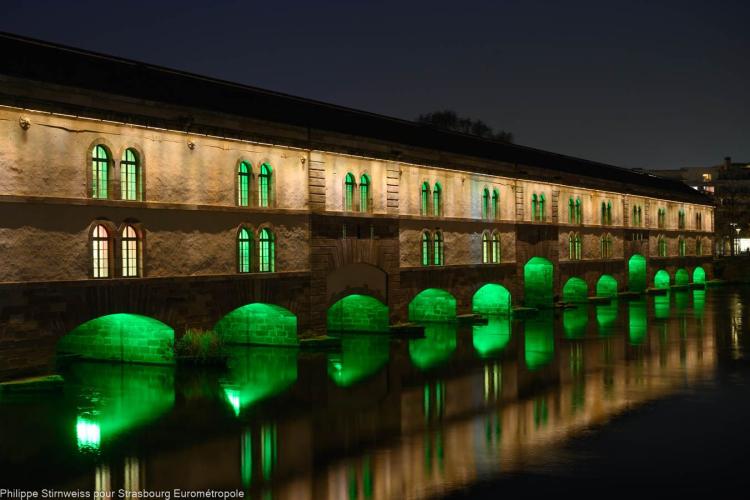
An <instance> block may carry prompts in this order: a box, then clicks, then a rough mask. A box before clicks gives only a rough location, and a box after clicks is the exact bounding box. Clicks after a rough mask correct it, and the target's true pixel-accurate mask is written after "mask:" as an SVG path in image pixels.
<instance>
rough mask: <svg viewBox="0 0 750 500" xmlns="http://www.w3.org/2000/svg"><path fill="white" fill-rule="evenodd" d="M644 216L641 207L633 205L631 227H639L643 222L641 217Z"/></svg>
mask: <svg viewBox="0 0 750 500" xmlns="http://www.w3.org/2000/svg"><path fill="white" fill-rule="evenodd" d="M642 215H643V212H642V209H641V206H640V205H633V220H632V223H631V225H632V226H633V227H639V226H640V225H641V223H642V221H643V219H641V216H642Z"/></svg>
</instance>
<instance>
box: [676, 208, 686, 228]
mask: <svg viewBox="0 0 750 500" xmlns="http://www.w3.org/2000/svg"><path fill="white" fill-rule="evenodd" d="M677 228H678V229H685V211H684V210H682V209H680V211H679V212H677Z"/></svg>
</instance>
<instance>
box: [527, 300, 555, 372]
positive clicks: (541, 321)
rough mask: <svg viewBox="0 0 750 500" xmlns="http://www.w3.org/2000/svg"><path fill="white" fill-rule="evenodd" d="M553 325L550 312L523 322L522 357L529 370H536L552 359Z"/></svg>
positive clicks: (553, 348)
mask: <svg viewBox="0 0 750 500" xmlns="http://www.w3.org/2000/svg"><path fill="white" fill-rule="evenodd" d="M553 325H554V319H553V315H552V311H547V312H543V313H540V314H538V315H537V316H535V317H533V318H528V319H527V320H526V321H525V322H524V357H525V360H526V366H527V367H528V369H529V370H531V371H534V370H537V369H539V368H541V367H543V366H544V365H546V364H548V363H550V362H551V361H552V360H553V359H554V356H555V335H554V330H553V328H554V327H553Z"/></svg>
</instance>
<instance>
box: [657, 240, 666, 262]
mask: <svg viewBox="0 0 750 500" xmlns="http://www.w3.org/2000/svg"><path fill="white" fill-rule="evenodd" d="M657 244H658V250H659V257H666V256H667V239H666V238H665V237H664V235H659V238H658V239H657Z"/></svg>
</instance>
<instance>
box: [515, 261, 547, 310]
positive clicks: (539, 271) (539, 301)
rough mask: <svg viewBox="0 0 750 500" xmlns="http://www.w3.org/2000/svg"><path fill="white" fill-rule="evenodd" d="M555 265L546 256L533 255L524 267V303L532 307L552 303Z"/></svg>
mask: <svg viewBox="0 0 750 500" xmlns="http://www.w3.org/2000/svg"><path fill="white" fill-rule="evenodd" d="M553 277H554V267H553V265H552V262H550V261H549V260H547V259H545V258H544V257H532V258H531V259H529V261H528V262H527V263H526V265H524V267H523V285H524V303H525V304H526V305H527V306H530V307H540V306H541V307H544V306H549V305H551V304H552V299H553V295H554V293H553V288H552V280H553Z"/></svg>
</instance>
